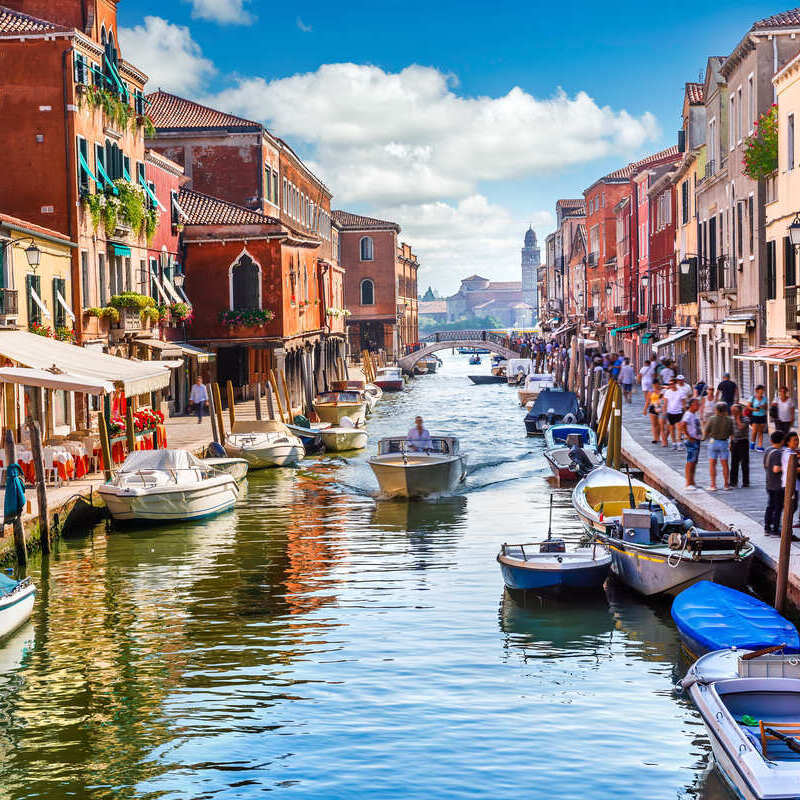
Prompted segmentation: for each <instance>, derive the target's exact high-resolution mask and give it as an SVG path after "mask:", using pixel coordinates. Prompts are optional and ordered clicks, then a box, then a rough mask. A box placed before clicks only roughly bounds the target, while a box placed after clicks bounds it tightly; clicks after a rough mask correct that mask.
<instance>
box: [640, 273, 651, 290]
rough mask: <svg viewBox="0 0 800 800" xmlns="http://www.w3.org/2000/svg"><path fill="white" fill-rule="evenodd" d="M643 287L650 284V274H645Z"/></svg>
mask: <svg viewBox="0 0 800 800" xmlns="http://www.w3.org/2000/svg"><path fill="white" fill-rule="evenodd" d="M639 282H640V283H641V284H642V289H646V288H647V287H648V286H649V285H650V277H649V276H648V275H643V276H642V279H641V281H639Z"/></svg>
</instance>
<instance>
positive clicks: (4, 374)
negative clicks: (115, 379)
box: [0, 367, 114, 395]
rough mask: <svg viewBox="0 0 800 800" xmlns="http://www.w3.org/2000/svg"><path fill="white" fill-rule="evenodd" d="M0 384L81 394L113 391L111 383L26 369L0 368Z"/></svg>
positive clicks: (66, 374) (60, 373)
mask: <svg viewBox="0 0 800 800" xmlns="http://www.w3.org/2000/svg"><path fill="white" fill-rule="evenodd" d="M0 382H2V383H16V384H18V385H20V386H43V387H44V388H45V389H61V390H62V391H65V392H81V393H83V394H96V395H102V394H110V393H111V392H113V391H114V384H113V383H111V381H104V380H99V379H97V378H89V377H87V376H85V375H71V374H69V373H67V372H50V370H46V369H28V368H27V367H0Z"/></svg>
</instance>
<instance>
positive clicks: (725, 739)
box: [679, 648, 800, 800]
mask: <svg viewBox="0 0 800 800" xmlns="http://www.w3.org/2000/svg"><path fill="white" fill-rule="evenodd" d="M773 649H774V648H766V652H765V651H764V650H762V651H758V650H755V651H748V650H733V649H731V650H715V651H714V652H711V653H707V654H706V655H704V656H702V657H701V658H700V659H698V660H697V661H696V662H695V663H694V664H693V665H692V666H691V668H690V669H689V671H688V673H687V674H686V677H685V678H684V679H683V680H682V681H681V682H680V684H679V688H680V689H682V690H684V691H686V692H687V693H688V695H689V697H690V698H691V700H692V702H693V703H694V705H695V706H696V708H697V710H698V712H699V713H700V716H701V717H702V719H703V724H704V725H705V728H706V732H707V733H708V738H709V739H710V740H711V749H712V751H713V753H714V759H715V761H716V763H717V767H718V768H719V771H720V773H721V774H722V776H723V777H724V778H725V780H726V781H727V782H728V784H729V785H730V787H731V788H732V790H733V792H734V793H735V795H736V797H739V798H743V800H796V798H797V797H798V796H800V795H799V794H798V793H800V659H798V657H797V656H795V655H786V654H776V653H773V652H769V651H771V650H773Z"/></svg>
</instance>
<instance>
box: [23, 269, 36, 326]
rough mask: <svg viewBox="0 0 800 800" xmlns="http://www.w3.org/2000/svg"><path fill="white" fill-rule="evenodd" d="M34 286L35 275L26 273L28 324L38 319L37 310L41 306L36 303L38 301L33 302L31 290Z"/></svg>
mask: <svg viewBox="0 0 800 800" xmlns="http://www.w3.org/2000/svg"><path fill="white" fill-rule="evenodd" d="M32 288H33V275H26V276H25V300H26V302H27V304H28V325H30V324H31V323H33V322H36V321H37V317H36V311H38V310H39V307H38V306H37V305H36V303H34V302H33V293H32V292H31V289H32Z"/></svg>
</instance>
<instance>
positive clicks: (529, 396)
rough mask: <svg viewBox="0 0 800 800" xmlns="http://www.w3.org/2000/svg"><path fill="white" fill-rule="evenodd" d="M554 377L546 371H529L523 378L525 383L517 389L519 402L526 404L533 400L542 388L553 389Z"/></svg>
mask: <svg viewBox="0 0 800 800" xmlns="http://www.w3.org/2000/svg"><path fill="white" fill-rule="evenodd" d="M555 385H556V379H555V378H554V377H553V376H552V375H550V374H546V373H538V372H531V373H529V374H528V376H527V377H526V378H525V385H524V386H523V387H522V388H521V389H519V390H518V391H517V397H518V398H519V404H520V405H521V406H527V405H528V403H531V402H533V401H534V400H535V399H536V398H537V397H538V396H539V393H540V392H541V391H542V390H543V389H554V388H555Z"/></svg>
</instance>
